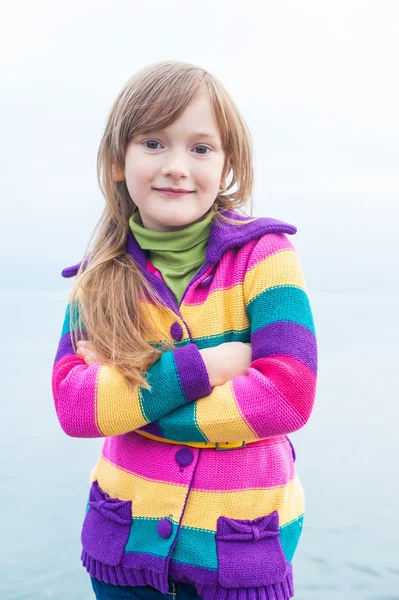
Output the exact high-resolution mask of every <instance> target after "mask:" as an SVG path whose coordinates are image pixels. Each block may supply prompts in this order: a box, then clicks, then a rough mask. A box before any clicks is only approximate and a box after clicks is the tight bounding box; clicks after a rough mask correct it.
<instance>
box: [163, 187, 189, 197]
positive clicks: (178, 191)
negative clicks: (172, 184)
mask: <svg viewBox="0 0 399 600" xmlns="http://www.w3.org/2000/svg"><path fill="white" fill-rule="evenodd" d="M154 190H155V191H156V192H159V193H160V194H163V195H165V196H184V195H186V194H192V193H193V192H194V190H185V189H183V188H169V187H167V188H154Z"/></svg>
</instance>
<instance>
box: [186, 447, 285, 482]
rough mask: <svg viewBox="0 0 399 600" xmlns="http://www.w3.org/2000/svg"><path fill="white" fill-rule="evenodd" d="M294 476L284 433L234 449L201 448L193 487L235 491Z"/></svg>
mask: <svg viewBox="0 0 399 600" xmlns="http://www.w3.org/2000/svg"><path fill="white" fill-rule="evenodd" d="M294 476H295V463H294V462H293V459H292V451H291V446H290V444H289V442H288V440H287V438H286V437H285V436H279V437H278V438H271V439H268V440H261V441H259V442H255V443H253V444H248V445H247V446H246V447H245V448H242V449H241V448H240V449H235V450H215V449H206V450H201V455H200V458H199V462H198V466H197V469H196V471H195V475H194V481H193V484H192V489H197V490H207V491H211V490H214V491H221V492H222V491H233V490H245V489H251V488H270V487H275V486H278V485H286V484H287V483H288V482H289V481H291V479H292V478H293V477H294Z"/></svg>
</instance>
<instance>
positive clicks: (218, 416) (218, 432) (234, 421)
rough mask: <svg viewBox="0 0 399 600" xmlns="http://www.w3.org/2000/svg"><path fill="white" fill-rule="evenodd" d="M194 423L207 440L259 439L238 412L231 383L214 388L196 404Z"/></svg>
mask: <svg viewBox="0 0 399 600" xmlns="http://www.w3.org/2000/svg"><path fill="white" fill-rule="evenodd" d="M227 417H228V418H227ZM196 421H197V423H198V425H199V426H200V428H201V431H202V432H203V434H204V435H205V436H206V437H207V438H208V439H209V440H220V439H224V440H225V441H227V442H235V441H236V440H251V441H255V440H256V439H259V436H258V435H257V433H256V432H255V431H254V430H253V429H252V428H251V426H250V425H249V423H247V422H246V420H245V418H244V416H243V415H242V414H241V412H240V410H239V407H238V405H237V403H236V400H235V396H234V392H233V384H232V382H231V381H230V382H227V384H226V385H219V386H215V387H214V388H213V390H212V394H210V395H209V396H206V397H204V398H201V399H200V400H199V401H198V402H197V403H196ZM233 426H234V427H233ZM226 430H228V432H229V433H228V434H226ZM226 438H227V439H226Z"/></svg>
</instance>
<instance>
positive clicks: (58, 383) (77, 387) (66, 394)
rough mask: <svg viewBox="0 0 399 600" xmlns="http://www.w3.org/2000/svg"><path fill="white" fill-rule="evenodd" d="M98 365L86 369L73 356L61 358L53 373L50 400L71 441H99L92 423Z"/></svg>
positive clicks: (97, 432) (99, 432) (93, 419)
mask: <svg viewBox="0 0 399 600" xmlns="http://www.w3.org/2000/svg"><path fill="white" fill-rule="evenodd" d="M100 368H101V365H100V364H99V363H95V364H92V365H90V366H88V365H86V363H85V361H84V360H83V359H82V358H80V357H79V356H76V355H75V354H68V355H67V356H64V357H63V358H61V359H60V360H59V361H58V362H57V363H56V365H55V366H54V369H53V378H52V386H53V396H54V402H55V407H56V411H57V416H58V419H59V422H60V425H61V427H62V429H63V430H64V431H65V433H67V434H68V435H70V436H72V437H86V438H89V437H100V436H102V435H103V434H102V433H101V431H100V430H99V429H98V427H97V425H96V420H95V411H96V410H97V407H96V406H95V398H96V389H97V373H98V371H99V369H100Z"/></svg>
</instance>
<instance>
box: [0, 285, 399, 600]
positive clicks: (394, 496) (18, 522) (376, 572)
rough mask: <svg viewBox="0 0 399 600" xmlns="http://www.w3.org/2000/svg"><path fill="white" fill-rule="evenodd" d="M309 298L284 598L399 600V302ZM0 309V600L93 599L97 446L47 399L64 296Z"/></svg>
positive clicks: (29, 297) (5, 303)
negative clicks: (310, 329) (307, 413)
mask: <svg viewBox="0 0 399 600" xmlns="http://www.w3.org/2000/svg"><path fill="white" fill-rule="evenodd" d="M310 300H311V305H312V309H313V314H314V319H315V324H316V332H317V337H318V346H319V377H318V386H317V397H316V403H315V408H314V411H313V415H312V417H311V419H310V421H309V422H308V424H307V425H306V427H304V428H303V429H301V430H300V431H298V432H295V433H294V434H291V435H290V438H291V440H292V442H293V443H294V445H295V449H296V453H297V470H298V473H299V476H300V478H301V480H302V483H303V486H304V489H305V494H306V512H305V518H304V528H303V534H302V537H301V540H300V543H299V546H298V549H297V552H296V555H295V558H294V562H293V565H294V573H295V589H296V595H295V599H296V600H312V599H314V600H316V599H317V600H332V599H334V600H346V599H348V600H349V599H351V600H352V599H353V600H393V599H399V560H398V559H399V551H398V548H399V518H398V507H399V481H398V455H399V452H398V446H399V444H398V433H397V422H398V418H399V410H398V405H399V393H398V385H397V375H398V372H399V366H398V363H399V352H398V338H399V325H398V323H399V296H364V295H351V296H348V295H341V294H328V295H316V294H312V293H311V292H310ZM0 302H1V314H2V315H3V317H4V318H3V324H2V333H3V335H2V338H1V343H0V352H1V362H2V379H3V403H2V406H3V409H2V417H3V418H2V420H1V421H2V423H1V429H2V435H1V444H2V447H1V454H0V456H1V473H2V480H1V499H2V519H1V524H2V535H1V539H2V544H1V561H0V569H1V574H0V598H1V600H33V599H35V600H39V599H44V598H56V599H59V600H93V598H94V595H93V593H92V591H91V585H90V581H89V577H88V575H87V573H86V571H85V569H84V568H83V567H82V566H81V563H80V529H81V525H82V521H83V517H84V511H85V505H86V501H87V495H88V485H89V473H90V470H91V468H92V467H93V466H94V464H95V462H96V460H97V457H98V454H99V451H100V448H101V445H102V442H103V441H102V440H101V439H94V440H93V439H91V440H85V439H75V438H69V437H67V436H66V435H65V434H64V433H63V432H62V430H61V428H60V426H59V424H58V421H57V418H56V415H55V411H54V408H53V399H52V394H51V370H52V363H53V360H54V357H55V353H56V350H57V345H58V340H59V337H60V334H61V328H62V323H63V318H64V310H65V306H66V302H67V292H59V291H56V292H54V291H51V290H50V291H37V292H10V293H6V292H3V293H1V294H0ZM4 386H5V387H4Z"/></svg>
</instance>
